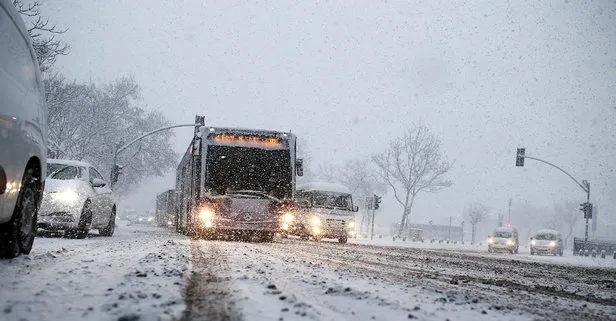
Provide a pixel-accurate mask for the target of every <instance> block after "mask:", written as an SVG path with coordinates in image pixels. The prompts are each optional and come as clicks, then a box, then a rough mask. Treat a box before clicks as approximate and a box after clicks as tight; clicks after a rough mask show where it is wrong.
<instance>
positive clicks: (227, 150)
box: [176, 126, 303, 241]
mask: <svg viewBox="0 0 616 321" xmlns="http://www.w3.org/2000/svg"><path fill="white" fill-rule="evenodd" d="M302 172H303V170H302V160H301V159H297V155H296V137H295V135H294V134H292V133H290V132H278V131H270V130H253V129H239V128H221V127H206V126H202V127H200V128H197V129H195V135H194V137H193V138H192V141H191V143H190V145H189V146H188V149H187V150H186V152H185V154H184V156H183V157H182V160H181V161H180V164H179V166H178V167H177V171H176V208H177V218H176V219H177V225H176V229H177V231H179V232H181V233H183V234H186V235H189V236H192V237H203V238H231V239H241V240H245V241H248V240H252V239H253V238H254V237H258V238H259V239H260V240H263V241H270V240H272V239H273V237H274V234H275V233H278V232H280V231H281V226H282V224H281V223H282V220H283V217H288V216H289V215H294V212H293V211H294V201H293V199H294V196H295V189H296V186H295V184H296V176H301V175H302ZM287 214H288V215H287Z"/></svg>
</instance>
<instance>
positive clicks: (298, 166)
mask: <svg viewBox="0 0 616 321" xmlns="http://www.w3.org/2000/svg"><path fill="white" fill-rule="evenodd" d="M295 172H296V174H297V176H304V160H303V159H301V158H298V159H297V160H296V161H295Z"/></svg>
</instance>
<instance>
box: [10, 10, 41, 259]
mask: <svg viewBox="0 0 616 321" xmlns="http://www.w3.org/2000/svg"><path fill="white" fill-rule="evenodd" d="M46 155H47V106H46V105H45V90H44V89H43V81H42V79H41V73H40V71H39V66H38V63H37V61H36V54H35V52H34V49H33V48H32V44H31V38H30V35H29V34H28V29H27V28H26V26H25V24H24V22H23V20H22V19H21V15H20V14H19V13H18V12H17V10H15V6H14V5H13V1H10V0H0V257H16V256H18V255H20V254H22V253H23V254H28V253H30V251H31V250H32V245H33V244H34V236H35V235H36V213H37V210H38V206H39V203H40V201H41V196H42V193H43V188H44V187H45V159H46V157H47V156H46Z"/></svg>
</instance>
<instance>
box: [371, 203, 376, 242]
mask: <svg viewBox="0 0 616 321" xmlns="http://www.w3.org/2000/svg"><path fill="white" fill-rule="evenodd" d="M374 214H376V210H375V209H374V207H372V227H371V230H370V239H371V240H372V239H373V238H374Z"/></svg>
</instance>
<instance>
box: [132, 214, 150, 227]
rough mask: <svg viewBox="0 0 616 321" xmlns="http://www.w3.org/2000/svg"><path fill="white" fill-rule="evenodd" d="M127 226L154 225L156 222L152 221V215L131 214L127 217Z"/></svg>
mask: <svg viewBox="0 0 616 321" xmlns="http://www.w3.org/2000/svg"><path fill="white" fill-rule="evenodd" d="M127 221H128V222H127V224H126V225H127V226H132V225H152V226H154V225H156V222H155V221H154V216H151V215H150V216H148V215H133V216H130V217H128V219H127Z"/></svg>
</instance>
